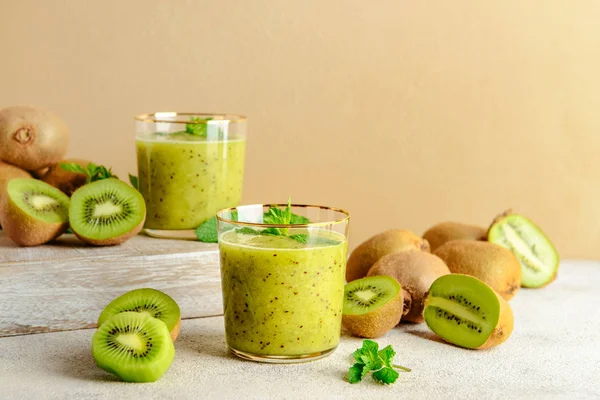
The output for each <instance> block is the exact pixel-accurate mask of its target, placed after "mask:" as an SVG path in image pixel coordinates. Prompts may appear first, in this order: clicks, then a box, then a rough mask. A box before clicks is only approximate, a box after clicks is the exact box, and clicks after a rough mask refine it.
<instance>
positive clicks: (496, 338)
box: [423, 274, 514, 349]
mask: <svg viewBox="0 0 600 400" xmlns="http://www.w3.org/2000/svg"><path fill="white" fill-rule="evenodd" d="M423 317H424V318H425V323H426V324H427V326H428V327H429V329H431V330H432V331H433V332H435V333H436V334H437V335H438V336H440V337H441V338H442V339H444V340H445V341H447V342H450V343H453V344H455V345H457V346H461V347H466V348H468V349H487V348H490V347H493V346H496V345H499V344H500V343H502V342H504V341H505V340H506V339H508V337H509V336H510V334H511V333H512V330H513V322H514V321H513V313H512V310H511V308H510V306H509V305H508V303H507V302H506V300H504V299H503V298H502V296H500V295H499V294H498V293H496V292H495V291H494V290H493V289H492V288H491V287H489V286H488V285H486V284H485V283H483V282H482V281H480V280H479V279H477V278H474V277H472V276H469V275H462V274H450V275H444V276H441V277H439V278H438V279H436V280H435V282H433V284H432V285H431V288H430V290H429V293H428V294H427V297H426V298H425V309H424V310H423Z"/></svg>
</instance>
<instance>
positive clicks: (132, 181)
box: [129, 174, 138, 189]
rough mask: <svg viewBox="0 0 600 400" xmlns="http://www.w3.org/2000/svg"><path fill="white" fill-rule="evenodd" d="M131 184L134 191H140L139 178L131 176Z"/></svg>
mask: <svg viewBox="0 0 600 400" xmlns="http://www.w3.org/2000/svg"><path fill="white" fill-rule="evenodd" d="M129 182H130V183H131V186H133V187H134V189H138V177H137V176H135V175H131V174H129Z"/></svg>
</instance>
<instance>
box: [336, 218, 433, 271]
mask: <svg viewBox="0 0 600 400" xmlns="http://www.w3.org/2000/svg"><path fill="white" fill-rule="evenodd" d="M409 250H421V251H426V252H428V251H429V243H428V242H427V240H425V239H423V238H421V237H420V236H418V235H416V234H414V233H413V232H411V231H408V230H404V229H390V230H387V231H385V232H382V233H380V234H378V235H375V236H373V237H371V238H369V239H368V240H366V241H365V242H363V243H362V244H360V245H359V246H358V247H357V248H356V249H354V251H353V252H352V253H351V254H350V258H348V262H347V263H346V281H348V282H351V281H353V280H356V279H360V278H364V277H365V276H367V273H368V272H369V269H370V268H371V267H372V266H373V264H375V263H376V262H377V261H378V260H379V259H380V258H381V257H383V256H385V255H387V254H390V253H395V252H397V251H409Z"/></svg>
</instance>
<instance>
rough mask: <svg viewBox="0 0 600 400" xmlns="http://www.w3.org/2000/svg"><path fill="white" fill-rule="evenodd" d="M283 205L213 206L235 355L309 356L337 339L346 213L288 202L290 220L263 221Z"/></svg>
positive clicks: (266, 357)
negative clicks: (214, 207)
mask: <svg viewBox="0 0 600 400" xmlns="http://www.w3.org/2000/svg"><path fill="white" fill-rule="evenodd" d="M286 206H287V205H251V206H241V207H236V208H230V209H227V210H221V211H219V213H217V219H218V222H219V249H220V254H221V280H222V281H221V282H222V290H223V305H224V318H225V335H226V339H227V345H228V347H229V349H230V350H231V351H232V352H233V353H234V354H235V355H237V356H239V357H241V358H245V359H249V360H253V361H263V362H276V363H289V362H300V361H309V360H314V359H318V358H321V357H324V356H326V355H328V354H330V353H331V352H333V351H334V350H335V348H336V347H337V345H338V343H339V340H340V333H341V321H342V304H343V297H344V284H345V276H346V275H345V273H346V255H347V244H348V242H347V235H348V221H349V216H348V213H346V212H345V211H343V210H339V209H333V208H328V207H320V206H302V205H295V206H291V208H290V209H289V211H291V213H293V215H294V217H293V220H294V222H295V223H291V224H273V223H269V221H270V219H269V215H271V216H272V215H273V214H276V215H281V212H283V213H285V212H286V211H285V210H286V208H287V207H286ZM273 209H277V210H279V211H272V210H273ZM271 219H272V218H271Z"/></svg>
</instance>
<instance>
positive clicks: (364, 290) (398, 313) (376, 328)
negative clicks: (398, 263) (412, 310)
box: [342, 276, 403, 338]
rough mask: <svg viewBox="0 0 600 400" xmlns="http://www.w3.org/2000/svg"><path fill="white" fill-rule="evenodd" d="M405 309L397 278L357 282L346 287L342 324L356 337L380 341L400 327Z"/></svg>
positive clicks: (358, 280) (384, 277)
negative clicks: (397, 326) (396, 327)
mask: <svg viewBox="0 0 600 400" xmlns="http://www.w3.org/2000/svg"><path fill="white" fill-rule="evenodd" d="M402 308H403V300H402V289H401V287H400V285H399V284H398V282H397V281H396V280H395V279H394V278H392V277H389V276H373V277H369V278H362V279H357V280H354V281H352V282H350V283H348V284H346V286H345V287H344V306H343V310H342V324H343V326H344V328H346V330H348V331H349V332H350V333H351V334H352V335H354V336H358V337H364V338H376V337H379V336H382V335H385V334H386V333H387V332H388V331H389V330H390V329H392V328H393V327H395V326H396V325H398V323H399V322H400V318H401V317H402Z"/></svg>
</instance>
